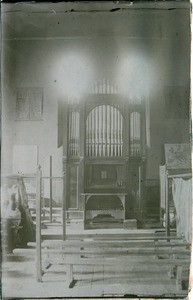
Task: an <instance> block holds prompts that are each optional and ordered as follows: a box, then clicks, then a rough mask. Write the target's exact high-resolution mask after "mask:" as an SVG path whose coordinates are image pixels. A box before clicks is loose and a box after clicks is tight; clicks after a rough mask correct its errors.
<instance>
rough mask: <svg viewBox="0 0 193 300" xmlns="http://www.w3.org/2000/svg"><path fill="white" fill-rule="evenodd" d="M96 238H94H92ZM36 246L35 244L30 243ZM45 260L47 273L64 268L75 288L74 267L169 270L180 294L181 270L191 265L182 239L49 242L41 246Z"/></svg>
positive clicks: (186, 244) (187, 244)
mask: <svg viewBox="0 0 193 300" xmlns="http://www.w3.org/2000/svg"><path fill="white" fill-rule="evenodd" d="M92 237H93V236H92ZM29 246H34V247H35V243H29ZM41 246H42V257H43V261H44V266H45V269H44V271H43V272H42V274H45V273H46V270H47V269H48V268H49V267H50V266H51V265H53V264H64V265H66V268H67V273H66V275H67V282H68V285H69V287H70V288H72V287H73V286H74V283H75V279H74V266H80V265H81V266H122V267H129V266H135V267H139V268H140V266H141V264H143V265H147V267H148V266H168V267H170V272H168V274H169V275H170V276H171V277H172V278H173V277H175V278H176V285H177V287H178V290H179V289H180V286H181V274H182V268H184V267H187V266H189V264H190V244H189V243H186V242H184V241H182V240H181V239H180V238H175V239H174V238H173V239H171V238H170V239H168V238H165V237H160V238H159V237H157V236H156V238H155V237H148V239H146V238H145V239H144V238H142V237H140V238H139V237H138V238H136V237H133V238H131V237H130V239H124V240H121V239H120V236H119V238H118V239H117V240H116V239H115V240H114V239H113V237H112V239H111V240H110V239H107V240H103V239H100V238H99V237H97V238H96V236H94V238H92V239H91V238H90V239H88V238H86V239H84V238H83V237H80V239H79V240H73V239H71V240H66V241H61V240H58V241H56V240H54V241H53V240H47V241H43V242H42V245H41Z"/></svg>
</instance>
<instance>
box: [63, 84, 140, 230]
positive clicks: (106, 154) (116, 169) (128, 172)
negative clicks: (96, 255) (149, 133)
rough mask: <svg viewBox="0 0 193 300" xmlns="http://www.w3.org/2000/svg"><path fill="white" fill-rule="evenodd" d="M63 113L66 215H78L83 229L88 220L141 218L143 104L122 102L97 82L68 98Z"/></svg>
mask: <svg viewBox="0 0 193 300" xmlns="http://www.w3.org/2000/svg"><path fill="white" fill-rule="evenodd" d="M65 109H66V110H67V116H68V117H66V118H65V123H63V126H64V127H65V126H66V128H67V130H64V132H66V135H65V136H64V140H63V145H65V143H66V144H67V147H66V146H64V149H65V147H66V149H67V155H66V154H65V153H64V155H65V156H66V160H65V166H64V169H65V170H66V200H67V209H68V215H69V216H70V214H71V215H73V216H75V214H76V213H77V215H78V216H79V217H80V215H81V217H82V218H84V222H85V225H86V226H89V224H91V223H92V222H93V220H91V219H89V218H91V216H94V218H95V224H96V220H100V222H102V220H111V221H113V224H114V226H115V224H116V221H117V222H119V223H123V221H124V219H125V218H136V219H138V220H141V219H143V216H144V214H145V201H144V192H145V187H144V182H145V178H144V174H145V171H144V170H145V149H146V144H145V132H146V129H145V124H146V120H145V111H146V110H145V105H144V101H143V102H142V101H141V100H139V99H133V102H131V101H130V99H125V98H124V97H123V96H122V95H120V94H119V93H118V88H117V86H116V85H115V84H112V83H110V81H109V80H108V79H102V80H99V81H97V82H95V83H94V85H93V87H91V89H90V92H89V93H88V94H87V95H84V98H83V99H79V100H78V101H77V100H74V99H70V100H69V101H68V105H67V106H66V108H65ZM88 199H89V201H88ZM113 199H114V200H113ZM115 199H116V201H115ZM97 202H98V203H97ZM88 203H89V205H88ZM115 203H116V205H115ZM75 204H76V205H75ZM75 206H76V207H75ZM88 207H89V211H87V210H88ZM95 210H96V211H95ZM85 216H87V217H88V219H87V218H85ZM89 216H90V217H89ZM120 216H121V217H120ZM103 217H104V218H103Z"/></svg>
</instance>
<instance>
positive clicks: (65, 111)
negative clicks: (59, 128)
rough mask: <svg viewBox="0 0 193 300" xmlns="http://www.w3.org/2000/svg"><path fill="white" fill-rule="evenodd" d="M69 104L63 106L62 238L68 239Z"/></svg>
mask: <svg viewBox="0 0 193 300" xmlns="http://www.w3.org/2000/svg"><path fill="white" fill-rule="evenodd" d="M68 126H69V124H68V104H67V102H64V104H63V202H62V236H63V240H65V239H66V210H67V197H68V195H67V184H68V183H67V156H68V140H69V139H68Z"/></svg>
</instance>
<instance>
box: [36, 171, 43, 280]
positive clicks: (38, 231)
mask: <svg viewBox="0 0 193 300" xmlns="http://www.w3.org/2000/svg"><path fill="white" fill-rule="evenodd" d="M41 183H42V171H41V167H40V166H38V168H37V172H36V279H37V281H38V282H40V281H41V279H42V258H41Z"/></svg>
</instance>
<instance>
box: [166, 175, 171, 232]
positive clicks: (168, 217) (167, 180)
mask: <svg viewBox="0 0 193 300" xmlns="http://www.w3.org/2000/svg"><path fill="white" fill-rule="evenodd" d="M165 180H166V203H165V208H166V210H165V215H166V221H165V228H166V236H170V204H169V178H168V173H167V171H166V176H165Z"/></svg>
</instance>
